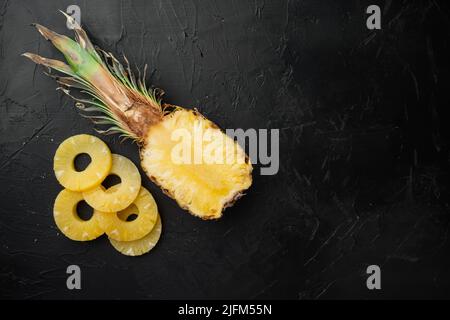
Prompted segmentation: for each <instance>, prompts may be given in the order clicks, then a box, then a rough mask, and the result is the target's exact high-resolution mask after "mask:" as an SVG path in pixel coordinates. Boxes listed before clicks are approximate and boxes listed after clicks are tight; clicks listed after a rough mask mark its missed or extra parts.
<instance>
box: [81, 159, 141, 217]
mask: <svg viewBox="0 0 450 320" xmlns="http://www.w3.org/2000/svg"><path fill="white" fill-rule="evenodd" d="M109 175H117V176H118V177H119V178H120V180H121V182H120V184H119V185H118V186H117V188H109V189H107V190H105V188H104V187H103V186H102V185H99V186H97V187H95V188H92V189H89V190H87V191H85V192H83V197H84V200H85V201H86V202H87V203H88V204H89V205H90V206H91V207H92V208H94V209H96V210H98V211H104V212H117V211H120V210H123V209H125V208H126V207H128V206H129V205H130V204H131V203H133V201H134V200H135V199H136V197H137V195H138V193H139V190H140V188H141V175H140V174H139V170H138V169H137V168H136V166H135V165H134V163H133V162H132V161H131V160H129V159H127V158H126V157H124V156H121V155H118V154H113V155H112V167H111V171H110V173H109Z"/></svg>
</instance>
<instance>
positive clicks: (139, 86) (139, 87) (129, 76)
mask: <svg viewBox="0 0 450 320" xmlns="http://www.w3.org/2000/svg"><path fill="white" fill-rule="evenodd" d="M61 12H62V11H61ZM62 13H63V14H64V15H65V16H66V18H67V21H68V22H69V23H70V24H71V25H72V26H73V30H74V32H75V40H76V41H74V40H72V39H70V38H69V37H67V36H64V35H60V34H58V33H56V32H53V31H51V30H49V29H47V28H46V27H44V26H41V25H39V24H34V26H35V27H36V28H37V30H38V31H39V33H40V34H41V35H42V36H43V37H44V38H45V39H47V40H49V41H51V42H52V43H53V45H54V46H55V47H56V48H57V49H58V50H59V51H61V53H62V54H63V55H64V57H65V60H66V61H67V64H66V63H64V62H62V61H59V60H54V59H49V58H44V57H41V56H39V55H37V54H33V53H29V52H26V53H24V54H23V56H25V57H27V58H29V59H30V60H32V61H33V62H35V63H36V64H40V65H43V66H45V67H47V68H48V72H46V74H47V75H49V76H50V77H52V78H54V79H55V80H56V81H57V83H58V84H59V85H60V87H59V88H58V89H60V90H61V91H62V92H63V93H65V94H67V95H68V96H70V97H71V98H72V99H74V100H75V101H76V104H75V105H76V106H77V107H78V108H79V109H80V110H81V111H83V112H84V113H85V114H84V115H83V116H84V117H87V118H89V119H91V120H92V121H93V122H94V123H95V124H98V125H109V126H110V127H109V128H108V129H107V130H97V131H98V132H99V133H103V134H114V133H118V134H120V135H121V137H123V138H125V139H127V138H131V139H133V140H137V141H138V140H139V137H138V136H137V135H136V134H135V133H134V132H133V130H132V129H131V128H130V127H129V125H128V124H127V123H126V121H124V120H123V117H121V116H120V115H119V114H120V112H114V109H115V108H116V109H119V108H120V107H121V105H122V104H125V106H126V105H127V104H128V105H129V104H130V102H129V101H128V99H127V97H128V96H134V97H136V98H137V99H138V100H140V101H144V102H146V105H148V106H149V107H150V108H155V109H156V110H157V112H159V113H161V114H165V108H163V107H162V105H161V97H162V95H163V94H164V92H163V91H162V90H159V89H155V88H149V87H147V86H146V85H145V76H146V71H147V65H145V67H144V73H143V77H142V78H141V77H140V72H139V74H138V77H137V78H136V77H135V76H134V74H133V72H132V71H131V67H130V64H129V62H128V59H127V58H126V57H125V56H124V60H125V63H126V65H125V67H124V66H123V65H122V63H120V62H119V60H117V59H116V58H115V57H114V55H112V54H111V53H108V52H106V51H103V50H101V49H99V48H96V47H94V45H93V44H92V43H91V41H90V40H89V37H88V36H87V34H86V32H85V31H84V30H83V29H82V28H81V26H80V25H79V24H78V23H77V22H76V20H75V19H74V18H73V17H71V16H69V15H67V14H66V13H64V12H62ZM51 69H53V70H56V71H57V72H59V73H61V74H63V76H60V75H54V74H52V73H51ZM104 82H106V83H107V84H109V88H106V87H103V88H102V83H104ZM103 86H104V85H103ZM71 88H75V89H79V90H81V91H80V92H81V93H83V94H86V95H88V96H89V98H90V99H82V98H78V97H75V96H73V95H72V94H71V93H70V89H71ZM110 88H112V89H113V90H115V91H116V93H117V92H118V93H119V94H117V95H116V98H117V99H116V100H119V101H114V100H112V99H110V97H109V96H108V93H105V89H106V91H107V90H108V89H110ZM127 102H128V103H127ZM86 105H89V106H90V107H86ZM125 111H126V110H125ZM98 112H100V113H103V115H100V116H99V115H95V114H92V113H98Z"/></svg>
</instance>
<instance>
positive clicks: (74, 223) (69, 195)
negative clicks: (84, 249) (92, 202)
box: [53, 189, 104, 241]
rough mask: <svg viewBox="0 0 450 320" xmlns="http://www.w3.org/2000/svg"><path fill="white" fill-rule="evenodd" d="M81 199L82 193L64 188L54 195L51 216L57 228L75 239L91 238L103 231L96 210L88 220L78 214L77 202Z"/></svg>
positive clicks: (86, 239)
mask: <svg viewBox="0 0 450 320" xmlns="http://www.w3.org/2000/svg"><path fill="white" fill-rule="evenodd" d="M82 200H83V195H82V194H81V193H80V192H75V191H71V190H68V189H64V190H62V191H61V192H60V193H59V194H58V196H57V197H56V200H55V205H54V207H53V217H54V219H55V222H56V225H57V226H58V229H59V230H61V232H62V233H63V234H64V235H65V236H66V237H68V238H69V239H72V240H75V241H89V240H93V239H95V238H98V237H99V236H101V235H102V234H103V233H104V231H103V229H102V228H101V227H100V223H99V220H98V216H99V213H98V211H95V210H94V214H93V215H92V217H91V218H90V219H89V220H82V219H81V218H80V217H79V216H78V214H77V204H78V203H79V202H80V201H82Z"/></svg>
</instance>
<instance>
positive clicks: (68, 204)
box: [53, 134, 162, 256]
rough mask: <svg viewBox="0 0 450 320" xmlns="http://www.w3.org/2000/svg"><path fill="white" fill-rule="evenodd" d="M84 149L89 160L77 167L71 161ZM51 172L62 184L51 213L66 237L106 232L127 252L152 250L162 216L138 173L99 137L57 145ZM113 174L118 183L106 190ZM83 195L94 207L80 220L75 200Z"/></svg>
mask: <svg viewBox="0 0 450 320" xmlns="http://www.w3.org/2000/svg"><path fill="white" fill-rule="evenodd" d="M82 153H86V154H87V155H89V156H90V158H91V163H90V164H89V165H88V166H87V167H86V168H85V169H84V170H83V171H77V170H76V169H75V165H74V160H75V158H76V156H78V155H79V154H82ZM54 171H55V175H56V178H57V180H58V181H59V183H60V184H61V185H62V186H63V187H65V189H64V190H62V191H61V192H60V193H59V194H58V196H57V197H56V200H55V205H54V209H53V217H54V219H55V223H56V225H57V227H58V228H59V229H60V230H61V232H62V233H63V234H64V235H65V236H67V237H68V238H70V239H72V240H75V241H89V240H93V239H96V238H98V237H100V236H101V235H103V234H104V233H106V234H107V236H108V237H109V240H110V242H111V244H112V246H113V247H114V248H115V249H116V250H117V251H119V252H120V253H122V254H124V255H128V256H138V255H142V254H144V253H147V252H149V251H150V250H151V249H153V247H154V246H155V245H156V243H157V242H158V240H159V237H160V235H161V231H162V225H161V217H160V216H159V214H158V208H157V206H156V202H155V200H154V199H153V197H152V195H151V193H150V192H149V191H148V190H147V189H145V188H144V187H142V186H141V176H140V174H139V171H138V169H137V168H136V166H135V165H134V164H133V162H131V161H130V160H129V159H127V158H125V157H123V156H121V155H118V154H111V151H110V150H109V148H108V146H107V145H106V144H105V143H104V142H103V141H102V140H100V139H99V138H97V137H94V136H90V135H86V134H81V135H76V136H73V137H70V138H68V139H67V140H65V141H64V142H63V143H61V145H60V146H59V147H58V149H57V150H56V154H55V158H54ZM112 174H114V175H117V176H119V178H120V179H121V182H120V184H117V185H114V186H112V187H110V188H108V189H105V187H103V185H102V182H103V181H104V179H105V178H106V177H107V176H109V175H112ZM83 200H84V201H85V202H86V203H87V204H89V205H90V206H91V207H92V208H93V212H94V213H93V215H92V217H91V218H90V219H89V220H83V219H81V218H80V217H79V215H78V213H77V205H78V203H79V202H81V201H83ZM131 217H136V218H135V219H134V220H131V219H130V218H131Z"/></svg>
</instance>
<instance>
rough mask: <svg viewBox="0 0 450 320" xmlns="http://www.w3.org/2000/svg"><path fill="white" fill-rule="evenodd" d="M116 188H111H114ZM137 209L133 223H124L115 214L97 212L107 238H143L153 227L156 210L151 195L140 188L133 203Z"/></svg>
mask: <svg viewBox="0 0 450 320" xmlns="http://www.w3.org/2000/svg"><path fill="white" fill-rule="evenodd" d="M114 187H116V186H113V187H112V188H114ZM133 204H134V205H136V207H137V209H138V212H137V214H138V216H137V218H136V219H135V220H133V221H124V220H122V219H120V218H119V215H120V212H119V215H118V214H117V213H115V212H99V222H100V226H101V227H102V228H103V230H105V233H106V234H107V235H108V237H110V238H112V239H114V240H118V241H133V240H137V239H140V238H142V237H144V236H145V235H146V234H148V233H149V232H150V231H151V230H152V228H153V227H154V225H155V223H156V220H157V217H158V208H157V206H156V202H155V199H154V198H153V196H152V195H151V193H150V192H149V191H148V190H147V189H145V188H144V187H141V189H140V191H139V194H138V196H137V198H136V199H135V200H134V202H133ZM125 210H126V209H125Z"/></svg>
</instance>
